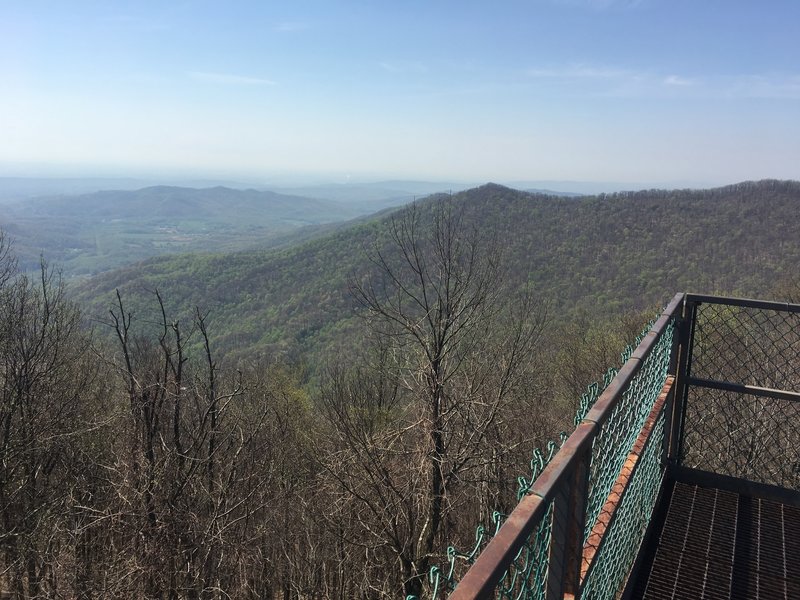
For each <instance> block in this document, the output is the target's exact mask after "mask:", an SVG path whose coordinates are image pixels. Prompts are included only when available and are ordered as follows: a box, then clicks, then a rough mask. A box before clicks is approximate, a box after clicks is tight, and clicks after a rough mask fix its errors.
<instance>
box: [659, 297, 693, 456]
mask: <svg viewBox="0 0 800 600" xmlns="http://www.w3.org/2000/svg"><path fill="white" fill-rule="evenodd" d="M696 319H697V302H695V301H692V300H690V299H688V298H687V300H686V302H685V303H684V307H683V315H682V317H681V318H680V319H679V320H678V322H677V328H678V329H677V332H676V334H677V335H676V337H677V340H678V344H679V345H680V350H679V352H678V361H677V369H676V372H675V392H674V394H673V398H672V402H670V412H669V413H668V414H667V418H668V420H667V423H668V425H669V435H667V436H665V437H666V440H667V444H668V446H667V449H666V450H667V451H666V459H667V463H668V464H669V465H671V466H677V465H678V464H679V463H680V461H681V452H682V446H683V439H682V438H683V423H684V419H685V418H686V402H687V398H688V393H689V386H688V381H689V370H690V369H691V359H692V342H693V339H694V329H695V322H696ZM670 413H671V414H670Z"/></svg>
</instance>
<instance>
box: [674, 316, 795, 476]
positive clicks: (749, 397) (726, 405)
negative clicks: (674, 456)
mask: <svg viewBox="0 0 800 600" xmlns="http://www.w3.org/2000/svg"><path fill="white" fill-rule="evenodd" d="M689 374H690V376H691V377H692V378H697V379H704V380H710V381H712V382H720V383H730V384H736V385H745V386H756V387H759V388H770V389H774V390H782V391H788V392H798V391H800V314H798V313H795V312H789V311H785V312H784V311H780V310H771V309H765V308H761V307H753V306H728V305H722V304H713V303H701V304H699V305H698V307H697V313H696V318H695V331H694V339H693V345H692V361H691V365H690V373H689ZM799 417H800V402H797V401H793V400H786V399H776V398H770V397H764V396H759V395H757V392H756V393H752V394H751V393H738V392H735V391H726V390H721V389H713V388H709V387H699V386H691V387H690V388H689V390H688V393H687V397H686V406H685V420H684V423H685V424H684V432H683V453H682V457H681V461H682V464H683V465H685V466H688V467H692V468H698V469H702V470H704V471H710V472H713V473H718V474H721V475H728V476H731V477H738V478H742V479H747V480H750V481H754V482H758V483H765V484H772V485H778V486H781V487H785V488H789V489H795V490H800V431H798V429H797V423H798V418H799Z"/></svg>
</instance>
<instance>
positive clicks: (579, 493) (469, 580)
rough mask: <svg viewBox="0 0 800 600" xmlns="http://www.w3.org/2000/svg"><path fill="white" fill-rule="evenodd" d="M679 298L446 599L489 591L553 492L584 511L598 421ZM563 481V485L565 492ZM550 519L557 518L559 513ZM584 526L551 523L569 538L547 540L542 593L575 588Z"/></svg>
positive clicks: (678, 305) (679, 305)
mask: <svg viewBox="0 0 800 600" xmlns="http://www.w3.org/2000/svg"><path fill="white" fill-rule="evenodd" d="M684 299H685V294H682V293H679V294H676V295H675V296H674V297H673V299H672V300H671V301H670V303H669V304H668V305H667V308H666V309H665V310H664V311H663V312H662V314H661V315H660V317H659V318H658V320H657V321H656V322H655V324H654V325H653V327H652V328H651V329H650V332H649V333H648V334H647V335H646V336H645V338H644V339H643V340H642V341H641V343H640V344H639V345H638V347H637V348H636V350H635V351H634V352H633V354H632V355H631V357H630V358H629V359H628V360H627V361H626V363H625V364H624V365H623V367H622V368H621V369H620V370H619V372H618V373H617V375H616V377H614V379H613V380H612V382H611V383H610V384H609V385H608V387H607V388H606V389H605V390H604V391H603V393H602V394H601V395H600V397H599V398H598V400H597V402H596V403H595V404H594V406H593V407H592V408H591V410H590V411H589V413H588V414H587V415H586V417H585V418H584V419H583V421H582V422H581V423H580V424H579V425H578V426H577V428H576V429H575V431H574V432H573V433H572V435H570V437H569V438H568V439H567V440H566V442H565V443H564V445H563V446H562V447H561V449H560V450H559V451H558V453H557V454H556V455H555V457H553V459H552V461H551V462H550V463H549V464H548V465H547V466H546V467H545V469H544V470H543V471H542V473H541V474H540V475H539V477H538V478H537V479H536V481H535V482H534V483H533V485H532V486H531V488H530V490H529V492H528V494H527V495H526V496H524V497H523V498H522V500H521V501H520V503H519V504H518V505H517V507H516V508H515V509H514V510H513V511H512V513H511V514H510V515H509V517H508V519H507V520H506V522H505V523H504V524H503V526H502V527H501V528H500V530H499V531H498V532H497V534H496V535H495V536H494V538H492V540H491V541H490V542H489V544H488V545H487V546H486V548H484V550H483V551H482V552H481V553H480V555H479V556H478V558H477V560H476V561H475V563H474V564H473V565H472V566H471V567H470V569H469V570H468V571H467V573H466V574H465V575H464V577H463V578H462V580H461V582H460V583H459V584H458V586H457V587H456V589H455V590H454V592H453V593H452V594H451V596H450V598H451V600H472V599H479V598H487V597H489V596H491V595H492V594H493V592H494V590H495V588H496V587H497V585H498V583H499V582H500V580H501V579H502V578H503V577H504V575H505V574H506V572H507V570H508V569H509V567H510V566H511V564H512V563H513V561H514V559H515V557H516V556H517V554H518V552H519V551H520V549H521V548H522V547H523V546H524V545H525V543H526V541H527V540H528V538H529V537H530V535H531V533H532V532H533V531H534V530H535V528H536V527H537V526H538V525H539V524H540V523H541V521H542V519H543V518H544V517H545V515H546V514H547V511H548V509H549V507H550V505H551V504H552V503H553V502H554V501H555V500H556V497H557V496H559V495H561V496H562V497H566V498H569V499H570V500H569V503H570V506H567V507H566V509H565V510H563V509H562V511H561V513H562V515H564V516H567V517H575V516H576V515H582V514H583V510H582V509H581V507H580V506H578V505H579V504H580V503H581V502H585V500H586V479H587V474H586V473H587V471H588V454H589V450H590V449H591V447H592V444H593V443H594V441H595V439H596V438H597V436H598V434H599V433H600V431H601V430H602V428H603V425H604V424H605V423H606V421H607V420H608V419H609V418H610V417H611V415H612V413H613V411H614V409H615V408H616V407H617V405H618V404H619V402H620V401H621V399H622V397H623V393H624V392H625V391H626V389H627V388H628V386H630V384H631V382H632V381H633V380H634V378H635V377H636V375H637V374H638V373H639V371H640V370H641V368H642V365H643V364H644V361H645V360H646V359H647V358H648V356H650V354H651V353H652V352H653V349H654V348H655V346H656V343H657V342H658V340H659V338H660V336H661V335H662V334H663V333H664V331H665V330H666V329H667V326H668V324H669V323H670V322H671V321H672V320H673V319H676V318H678V317H679V316H680V315H681V312H682V309H683V304H684ZM675 339H676V340H677V339H678V338H677V337H676V338H675ZM673 362H674V361H673ZM564 486H566V487H567V488H568V489H567V490H566V491H567V493H566V494H565V493H564V492H565V490H564ZM553 518H554V519H557V518H558V516H557V515H556V516H554V517H553ZM583 528H584V526H583V523H575V522H574V521H573V522H571V523H568V526H567V527H562V528H554V532H555V535H556V536H566V537H569V538H571V539H566V540H565V539H555V540H552V541H551V549H550V554H551V557H550V558H551V561H554V562H555V561H559V564H558V565H557V566H558V568H559V570H560V572H559V575H560V576H559V577H557V578H552V577H551V578H549V580H548V588H549V589H548V590H547V594H546V596H547V597H548V598H550V597H556V596H561V595H562V593H563V592H564V591H567V592H572V593H577V592H578V589H579V587H580V562H581V556H582V553H583V536H582V533H583ZM562 529H563V531H562ZM577 530H579V531H580V533H581V535H580V536H577V535H576V531H577ZM554 549H560V551H561V553H562V556H561V557H558V556H555V554H556V550H554ZM552 585H556V586H558V587H559V588H560V589H559V590H558V591H554V590H553V589H552Z"/></svg>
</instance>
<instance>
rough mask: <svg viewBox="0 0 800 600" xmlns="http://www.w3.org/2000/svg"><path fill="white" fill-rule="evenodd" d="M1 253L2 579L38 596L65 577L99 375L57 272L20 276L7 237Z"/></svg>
mask: <svg viewBox="0 0 800 600" xmlns="http://www.w3.org/2000/svg"><path fill="white" fill-rule="evenodd" d="M0 255H2V256H1V257H0V523H2V525H0V552H2V558H0V560H1V561H2V563H1V564H2V571H0V582H2V581H3V578H4V577H5V578H7V581H8V583H9V587H10V589H11V591H12V593H13V594H14V595H15V596H16V597H18V598H38V597H42V596H43V595H47V594H53V593H56V591H57V590H58V589H59V587H60V583H59V578H61V577H64V576H66V575H67V574H65V573H64V572H63V571H61V570H60V569H58V563H59V561H60V560H62V559H63V558H64V555H63V552H64V547H65V546H67V545H68V540H67V539H66V537H65V535H64V534H63V532H64V531H65V530H67V529H69V528H70V524H69V517H70V514H71V512H72V507H71V503H70V498H71V497H72V496H73V491H74V489H75V484H74V477H73V470H72V459H73V457H74V455H75V454H76V449H77V446H78V441H79V440H78V438H79V435H80V433H81V432H82V431H85V430H86V429H88V428H90V427H91V425H90V424H89V422H88V421H87V420H86V418H85V417H86V415H85V413H84V400H85V398H86V396H87V395H88V394H89V393H90V392H89V390H90V389H91V379H92V377H93V372H94V370H93V369H92V368H91V366H90V365H88V364H87V363H86V361H85V360H84V357H85V347H86V344H87V339H86V337H85V335H84V334H83V333H82V332H81V331H80V329H79V313H78V311H77V309H76V308H75V307H74V306H73V305H72V304H70V303H69V302H68V301H67V300H66V299H65V297H64V288H63V285H62V284H61V281H60V279H59V277H58V276H57V274H55V273H54V272H53V271H52V270H51V269H49V268H48V267H47V265H46V264H45V263H44V262H42V264H41V269H40V272H39V278H38V280H37V279H36V278H33V279H32V278H30V277H29V276H27V275H25V274H15V273H14V267H13V259H11V258H10V255H9V254H8V247H7V246H6V245H5V242H4V241H3V240H0Z"/></svg>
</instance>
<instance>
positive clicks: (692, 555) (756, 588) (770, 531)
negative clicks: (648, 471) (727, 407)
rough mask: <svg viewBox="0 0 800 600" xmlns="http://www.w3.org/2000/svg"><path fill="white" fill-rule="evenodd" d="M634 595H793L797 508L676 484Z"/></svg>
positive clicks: (798, 592)
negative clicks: (652, 550)
mask: <svg viewBox="0 0 800 600" xmlns="http://www.w3.org/2000/svg"><path fill="white" fill-rule="evenodd" d="M643 577H644V579H643V580H641V581H639V582H638V584H637V586H636V592H635V594H634V598H636V599H637V600H638V599H642V600H662V599H670V600H679V599H687V600H688V599H692V600H695V599H709V600H716V599H724V600H743V599H745V598H746V599H748V600H762V599H763V600H766V599H769V600H772V599H781V600H791V599H798V598H800V508H798V507H795V506H788V505H785V504H780V503H777V502H772V501H768V500H761V499H758V498H751V497H748V496H742V495H739V494H736V493H733V492H728V491H723V490H719V489H715V488H705V487H700V486H696V485H688V484H685V483H676V484H675V487H674V489H673V492H672V497H671V499H670V501H669V509H668V511H667V516H666V520H665V522H664V525H663V528H662V530H661V534H660V539H659V543H658V548H657V550H656V552H655V554H654V556H653V562H652V565H651V567H650V569H649V573H648V572H647V571H646V569H645V572H644V573H643Z"/></svg>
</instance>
